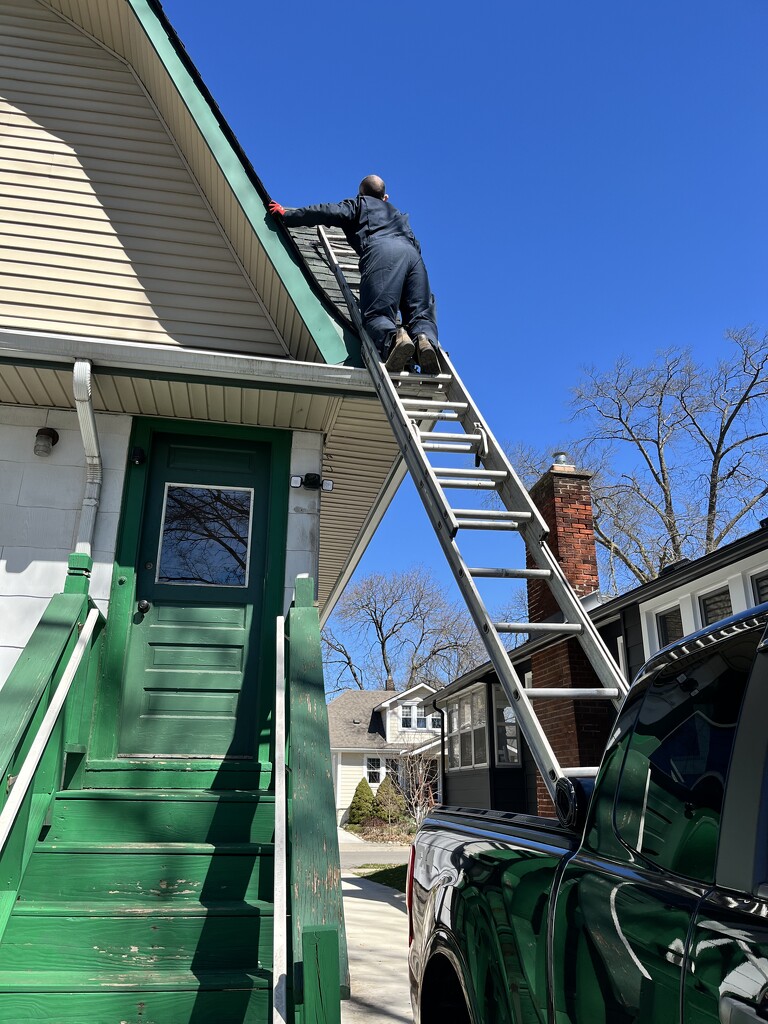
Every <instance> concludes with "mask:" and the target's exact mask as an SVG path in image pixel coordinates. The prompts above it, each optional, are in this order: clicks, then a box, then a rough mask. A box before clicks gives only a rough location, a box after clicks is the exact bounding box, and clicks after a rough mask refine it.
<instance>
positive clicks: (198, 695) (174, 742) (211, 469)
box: [119, 433, 271, 757]
mask: <svg viewBox="0 0 768 1024" xmlns="http://www.w3.org/2000/svg"><path fill="white" fill-rule="evenodd" d="M270 454H271V453H270V448H269V446H268V445H265V444H255V443H253V442H248V441H237V440H234V439H229V438H227V439H225V438H220V437H202V436H199V437H193V438H191V437H189V436H187V435H181V434H160V433H156V434H155V435H154V437H153V443H152V448H151V451H150V453H149V456H148V463H149V480H148V485H147V495H146V500H145V503H144V509H143V514H142V527H141V531H140V536H139V547H138V561H137V562H136V582H135V601H138V600H139V599H144V600H147V601H149V602H150V608H149V611H148V612H147V613H146V614H140V613H138V612H137V611H136V606H135V604H134V606H133V607H132V608H131V609H130V611H131V615H130V622H131V625H130V627H129V631H128V643H127V652H126V660H125V665H124V669H123V692H122V710H121V727H120V740H119V750H120V752H121V753H123V754H129V755H131V754H133V755H140V754H181V755H183V754H198V755H209V756H219V757H222V756H230V757H247V756H253V748H254V736H253V734H252V728H251V726H252V723H253V721H254V719H255V709H256V701H257V694H258V689H259V685H260V683H261V673H260V670H259V665H258V661H257V652H258V650H259V648H260V636H259V630H260V624H261V614H262V607H261V603H262V592H263V582H264V573H265V565H266V550H267V525H268V499H269V476H270ZM169 484H174V485H182V486H183V485H186V486H188V487H190V488H192V487H197V488H207V487H211V486H213V487H219V488H222V489H226V488H250V489H251V501H252V504H251V527H250V537H249V557H248V564H247V574H248V575H247V585H243V586H224V585H204V584H202V583H194V582H189V583H183V582H181V581H179V582H175V583H163V582H158V581H157V580H156V573H157V571H158V564H159V562H160V561H161V558H162V557H165V558H166V559H168V556H167V554H164V552H166V551H167V550H168V545H169V543H170V541H169V538H170V537H171V536H176V535H177V534H176V533H174V534H169V533H168V532H164V530H163V516H164V512H165V494H166V487H167V485H169ZM206 528H207V527H206V525H205V524H204V525H203V529H204V530H205V529H206ZM225 530H226V524H222V523H219V522H218V521H216V522H211V526H210V532H211V533H214V532H216V531H219V533H218V534H217V535H219V536H221V542H220V543H218V542H216V541H211V545H212V546H210V547H208V546H206V544H207V542H204V541H197V542H196V543H194V544H191V543H190V544H188V545H187V550H189V552H190V554H191V556H192V557H195V556H196V557H197V561H196V562H194V561H189V562H188V563H187V562H186V561H185V563H184V564H183V565H180V568H179V571H180V572H183V574H184V575H185V576H186V575H189V576H192V577H194V576H195V574H196V573H199V574H200V576H201V577H202V579H207V578H208V574H209V573H210V572H211V564H212V563H211V560H212V559H213V560H218V559H222V560H224V561H226V562H230V560H231V562H235V563H236V561H237V560H236V558H235V556H234V555H232V554H231V553H230V552H231V551H232V550H235V549H233V548H232V544H231V541H232V538H231V537H229V536H227V535H226V534H225V533H224V532H223V531H225Z"/></svg>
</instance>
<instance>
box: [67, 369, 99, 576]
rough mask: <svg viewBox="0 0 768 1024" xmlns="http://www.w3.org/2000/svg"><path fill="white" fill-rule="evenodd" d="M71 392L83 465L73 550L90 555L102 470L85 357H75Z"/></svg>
mask: <svg viewBox="0 0 768 1024" xmlns="http://www.w3.org/2000/svg"><path fill="white" fill-rule="evenodd" d="M73 392H74V396H75V408H76V409H77V419H78V423H79V424H80V434H81V435H82V438H83V449H84V450H85V468H86V477H85V491H84V493H83V505H82V509H81V511H80V522H79V523H78V527H77V542H76V546H75V551H76V552H78V554H85V555H88V556H89V557H90V556H91V545H92V543H93V533H94V530H95V528H96V513H97V512H98V510H99V500H100V497H101V482H102V478H103V472H102V466H101V451H100V450H99V437H98V434H97V433H96V417H95V416H94V414H93V399H92V397H91V362H90V360H88V359H77V360H76V361H75V366H74V371H73Z"/></svg>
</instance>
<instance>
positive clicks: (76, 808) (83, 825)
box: [46, 790, 275, 844]
mask: <svg viewBox="0 0 768 1024" xmlns="http://www.w3.org/2000/svg"><path fill="white" fill-rule="evenodd" d="M90 793H91V791H89V790H84V791H82V793H81V794H79V795H78V796H77V797H74V796H71V795H70V794H69V793H65V794H62V795H61V796H60V797H59V798H58V799H57V801H56V803H55V805H54V808H53V814H52V816H51V824H50V829H49V831H48V834H47V835H46V842H50V843H66V842H70V841H77V842H81V843H82V842H94V843H131V842H134V843H138V842H142V843H173V842H176V843H187V842H199V843H213V844H216V843H267V842H271V841H272V840H273V838H274V814H275V806H274V797H273V796H271V795H268V794H259V795H258V796H257V795H253V794H251V795H250V798H249V799H247V800H244V799H236V800H233V799H232V798H231V796H229V795H228V794H218V795H217V794H210V795H209V796H207V797H206V798H200V796H199V794H195V796H193V797H192V798H189V796H185V797H180V796H178V795H176V796H173V795H170V794H166V795H165V796H164V797H160V798H158V797H157V796H156V797H155V798H154V799H152V798H148V797H146V796H141V795H134V794H133V793H131V791H128V792H125V793H116V794H110V793H109V791H106V792H104V791H99V793H98V794H97V795H94V796H90ZM156 793H157V794H159V793H162V791H156ZM85 796H87V798H86V799H83V797H85ZM190 796H191V794H190ZM217 797H218V798H217Z"/></svg>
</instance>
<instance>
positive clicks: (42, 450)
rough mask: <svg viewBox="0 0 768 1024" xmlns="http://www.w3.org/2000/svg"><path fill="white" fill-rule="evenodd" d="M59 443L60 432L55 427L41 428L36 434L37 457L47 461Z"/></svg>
mask: <svg viewBox="0 0 768 1024" xmlns="http://www.w3.org/2000/svg"><path fill="white" fill-rule="evenodd" d="M58 443H59V434H58V431H56V430H54V429H53V427H40V429H39V430H38V432H37V433H36V434H35V455H39V456H40V457H41V458H43V459H47V458H48V456H49V455H50V454H51V450H52V449H53V446H54V445H55V444H58Z"/></svg>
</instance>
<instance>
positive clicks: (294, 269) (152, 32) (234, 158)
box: [128, 0, 362, 365]
mask: <svg viewBox="0 0 768 1024" xmlns="http://www.w3.org/2000/svg"><path fill="white" fill-rule="evenodd" d="M128 4H129V6H130V7H131V9H132V10H133V13H134V14H135V15H136V17H137V19H138V21H139V23H140V25H141V27H142V29H143V30H144V32H145V34H146V36H147V38H148V40H149V42H150V43H151V44H152V46H153V48H154V50H155V52H156V53H157V55H158V57H159V58H160V60H161V61H162V63H163V66H164V67H165V69H166V71H167V72H168V74H169V76H170V78H171V80H172V81H173V83H174V85H175V86H176V89H177V90H178V92H179V95H180V96H181V98H182V100H183V101H184V103H185V104H186V107H187V109H188V110H189V112H190V114H191V115H192V118H193V119H194V121H195V124H196V125H197V127H198V128H199V130H200V133H201V134H202V136H203V138H204V139H205V141H206V143H207V145H208V147H209V149H210V151H211V154H212V155H213V158H214V160H215V161H216V163H217V164H218V165H219V167H220V169H221V172H222V174H223V175H224V177H225V178H226V180H227V182H228V184H229V186H230V188H231V189H232V191H233V192H234V194H235V197H236V199H237V201H238V203H239V204H240V206H241V207H242V209H243V212H244V213H245V216H246V217H247V219H248V221H249V223H250V225H251V227H252V228H253V230H254V232H255V233H256V237H257V238H258V239H259V241H260V242H261V244H262V246H263V247H264V251H265V252H266V254H267V256H268V257H269V259H270V260H271V262H272V265H273V266H274V268H275V270H276V271H277V273H278V275H279V277H280V279H281V280H282V282H283V285H284V286H285V288H286V290H287V292H288V294H289V296H290V297H291V300H292V302H293V303H294V305H295V306H296V309H297V311H298V313H299V315H300V316H301V319H302V320H303V321H304V323H305V325H306V327H307V330H308V331H309V332H310V334H311V335H312V338H313V339H314V341H315V344H316V345H317V347H318V349H319V350H320V354H321V355H322V357H323V359H324V360H325V361H326V363H330V364H338V363H344V362H345V361H347V360H349V359H350V357H351V356H352V353H351V352H350V351H349V350H348V348H347V345H348V344H349V341H350V340H351V337H350V338H348V335H350V332H348V331H346V330H345V329H343V328H342V327H340V326H339V325H338V324H336V323H335V322H334V321H333V320H332V319H331V316H330V315H329V313H328V311H327V310H326V309H324V308H323V305H322V303H321V301H320V300H319V298H318V297H317V296H316V295H315V294H314V292H313V291H312V289H311V287H310V286H309V283H308V281H307V279H306V277H305V275H304V272H303V270H302V269H301V268H300V266H299V265H298V263H297V258H296V257H295V256H294V255H293V254H291V253H290V252H289V250H288V248H287V245H286V241H285V239H284V238H283V236H282V233H281V231H280V230H279V229H278V228H276V227H275V225H274V224H273V223H272V220H271V218H270V215H269V214H268V213H267V209H266V202H265V200H264V198H263V197H262V196H260V195H259V194H258V192H257V190H256V188H255V187H254V184H253V181H252V180H251V178H250V176H249V174H248V171H247V170H246V167H245V166H244V164H243V160H242V159H241V156H240V154H239V153H238V152H237V151H236V149H235V148H234V146H233V145H232V142H231V141H230V139H229V138H228V137H227V132H226V131H225V130H224V127H223V125H222V122H223V118H222V119H220V118H219V117H217V116H216V113H215V112H214V110H213V109H212V106H211V102H210V101H209V100H208V98H207V97H206V96H205V95H204V94H203V91H202V90H201V88H200V84H198V82H197V81H195V75H193V74H192V72H191V71H190V67H191V61H190V60H189V58H188V57H187V56H186V54H184V57H183V58H182V56H181V55H180V53H179V50H178V49H177V45H176V40H175V33H173V32H172V29H170V26H167V27H166V26H165V25H164V24H163V23H162V21H161V19H160V17H159V16H158V13H157V10H156V8H155V7H154V6H153V5H152V4H151V3H150V2H149V0H128ZM350 347H351V345H350ZM357 358H358V359H359V353H358V355H357ZM360 365H362V364H360Z"/></svg>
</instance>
